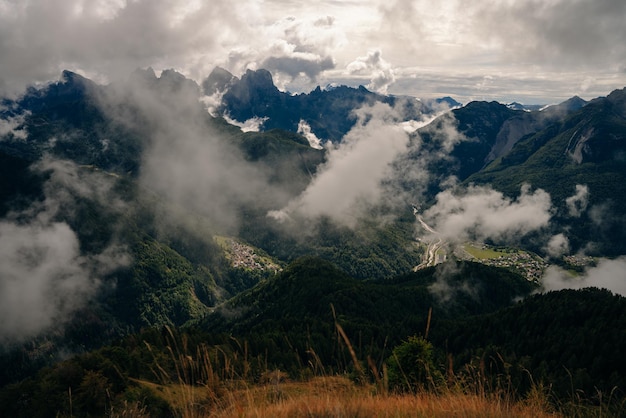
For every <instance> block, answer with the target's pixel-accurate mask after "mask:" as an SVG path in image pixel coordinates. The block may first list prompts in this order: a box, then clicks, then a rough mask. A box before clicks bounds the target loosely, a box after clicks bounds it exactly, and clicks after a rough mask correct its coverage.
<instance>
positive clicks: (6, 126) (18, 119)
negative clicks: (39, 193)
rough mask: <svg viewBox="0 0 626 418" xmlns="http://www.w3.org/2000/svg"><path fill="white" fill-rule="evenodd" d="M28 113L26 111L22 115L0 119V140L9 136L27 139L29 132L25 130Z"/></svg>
mask: <svg viewBox="0 0 626 418" xmlns="http://www.w3.org/2000/svg"><path fill="white" fill-rule="evenodd" d="M0 110H1V109H0ZM27 115H28V113H27V112H25V113H22V114H20V115H14V116H7V117H6V118H4V119H0V140H2V139H5V138H7V137H9V138H10V137H12V138H13V139H26V138H27V137H28V134H27V133H26V131H25V130H24V119H25V118H26V116H27Z"/></svg>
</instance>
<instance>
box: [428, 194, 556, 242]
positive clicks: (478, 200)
mask: <svg viewBox="0 0 626 418" xmlns="http://www.w3.org/2000/svg"><path fill="white" fill-rule="evenodd" d="M551 216H552V204H551V201H550V195H548V194H547V193H546V192H545V191H543V190H541V189H537V190H535V191H534V192H531V190H530V187H529V186H528V185H525V186H523V187H522V188H521V193H520V196H519V197H518V198H516V199H510V198H507V197H505V196H504V195H503V194H502V193H500V192H498V191H495V190H493V189H491V188H489V187H484V186H470V187H469V188H467V189H466V190H464V191H462V192H461V193H455V192H454V191H453V190H445V191H443V192H440V193H439V194H438V195H437V196H436V203H435V204H434V205H433V206H432V207H430V208H429V209H428V210H427V211H425V212H424V219H425V220H426V222H427V223H428V224H429V225H430V226H431V227H432V228H433V229H434V230H436V231H437V233H438V234H439V235H440V236H441V237H442V238H443V239H444V240H447V241H452V242H463V241H466V240H480V241H484V240H486V239H492V240H496V241H501V240H506V241H508V240H515V239H519V238H520V237H522V236H523V235H526V234H528V233H530V232H533V231H537V230H540V229H541V228H543V227H546V226H547V225H548V223H549V221H550V218H551Z"/></svg>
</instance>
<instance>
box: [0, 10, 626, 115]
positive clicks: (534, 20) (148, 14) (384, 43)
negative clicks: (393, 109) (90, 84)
mask: <svg viewBox="0 0 626 418" xmlns="http://www.w3.org/2000/svg"><path fill="white" fill-rule="evenodd" d="M625 17H626V6H625V5H624V3H623V2H622V1H620V0H599V1H595V2H584V1H568V0H550V1H541V2H539V1H536V0H527V1H519V2H511V1H489V0H479V1H474V2H472V3H471V4H467V3H466V2H461V1H459V0H452V1H446V2H439V3H433V2H430V1H426V0H413V1H404V0H391V1H389V0H385V1H383V0H367V1H362V2H337V1H333V0H321V1H319V2H315V3H303V2H285V1H279V0H267V1H263V2H261V1H258V0H243V1H239V2H229V1H225V0H215V1H211V2H202V1H191V2H189V1H183V0H133V1H124V0H97V1H93V2H89V3H86V2H84V1H82V0H50V1H48V0H23V1H13V0H9V1H3V2H1V3H0V56H2V57H3V59H2V60H1V61H0V74H1V78H0V91H3V92H5V93H6V92H14V93H15V92H19V91H21V90H22V89H23V87H24V86H25V85H27V84H31V83H33V82H46V81H49V80H53V79H56V78H57V77H58V74H59V73H60V71H61V70H62V69H70V70H73V71H76V72H79V73H81V74H83V75H86V76H88V77H89V78H92V79H93V78H95V79H97V80H98V81H102V80H115V79H118V78H120V77H123V76H125V75H126V74H128V73H129V72H131V71H132V70H133V69H135V68H137V67H141V68H145V67H148V66H153V67H155V68H157V69H164V68H176V69H178V70H180V71H183V72H184V73H185V74H187V75H188V76H189V77H191V78H193V79H195V80H197V81H200V80H202V79H203V78H204V77H206V76H207V75H208V74H209V72H210V71H211V69H212V68H214V67H215V66H216V65H219V66H222V67H223V68H226V69H228V70H229V71H231V72H232V73H233V74H236V75H239V74H242V73H243V72H244V71H245V70H246V69H258V68H261V67H263V66H266V67H267V68H269V69H271V70H272V71H273V72H274V74H273V75H274V79H275V80H276V81H277V83H278V84H279V85H280V86H281V87H282V88H285V89H287V90H289V91H302V90H307V89H308V90H310V89H312V88H313V87H315V86H314V84H315V83H320V84H322V85H324V84H327V83H329V82H342V83H344V82H345V83H347V84H349V85H358V84H362V81H363V79H364V77H365V78H366V79H368V80H370V86H371V88H372V89H375V90H379V91H389V92H392V93H395V94H407V93H408V94H414V95H417V96H420V97H440V96H445V95H452V96H455V97H459V98H461V100H462V101H465V102H466V101H469V100H472V99H483V98H489V99H498V100H503V101H508V102H511V101H514V100H516V99H517V101H522V102H524V101H525V100H524V99H525V98H527V99H528V100H541V103H549V102H554V101H560V100H562V99H566V98H568V97H571V96H573V95H574V94H580V95H584V96H585V97H586V98H589V97H596V96H599V95H604V94H606V93H607V92H608V91H610V90H612V89H614V88H621V87H623V86H624V85H625V84H626V71H624V64H623V63H624V62H625V61H626V46H624V42H622V40H623V39H624V38H625V37H626V29H625V28H624V25H623V22H624V19H625ZM364 51H378V52H370V53H369V54H367V55H365V56H363V54H364ZM383 52H384V56H385V60H384V61H383V60H382V58H381V57H382V53H383ZM507 97H508V99H509V100H507Z"/></svg>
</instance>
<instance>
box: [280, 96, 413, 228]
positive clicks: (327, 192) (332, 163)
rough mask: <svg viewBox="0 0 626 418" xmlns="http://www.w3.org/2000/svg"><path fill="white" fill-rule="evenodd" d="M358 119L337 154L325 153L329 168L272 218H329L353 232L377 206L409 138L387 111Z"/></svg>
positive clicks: (369, 110)
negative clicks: (365, 212) (385, 180)
mask: <svg viewBox="0 0 626 418" xmlns="http://www.w3.org/2000/svg"><path fill="white" fill-rule="evenodd" d="M356 115H357V117H358V122H357V124H356V125H355V126H354V127H353V128H352V130H351V131H350V132H348V134H346V135H345V136H344V138H343V139H342V141H341V143H340V144H339V145H338V146H337V148H329V149H328V157H327V162H326V163H325V164H324V165H323V166H322V167H319V168H318V172H317V175H316V176H315V178H314V179H313V180H312V182H311V183H310V184H309V186H308V187H307V189H306V190H305V191H304V192H303V193H302V194H301V195H300V196H298V197H297V198H296V199H294V200H292V201H291V202H289V204H288V205H287V206H286V207H285V208H284V209H282V210H280V211H272V212H270V213H269V215H270V216H271V217H274V218H277V219H284V218H285V217H288V216H291V215H296V216H304V217H306V218H311V219H313V218H316V217H319V216H328V217H330V218H331V219H333V220H335V221H337V222H339V223H342V224H345V225H349V226H354V224H355V223H356V221H357V219H358V218H359V217H360V216H361V215H362V213H363V212H362V211H363V210H367V208H368V207H372V206H374V205H376V204H378V203H379V202H380V199H381V197H382V195H383V194H382V193H383V187H382V184H381V183H382V181H383V179H384V178H386V177H387V176H388V175H389V174H390V172H391V171H390V170H391V169H390V164H391V162H392V161H393V160H394V159H395V158H396V157H397V156H398V154H399V153H401V152H403V151H406V147H407V145H408V141H409V138H408V135H407V133H406V131H405V130H404V129H403V128H402V126H401V125H400V123H399V122H398V118H397V115H396V113H395V112H394V110H393V109H392V108H391V107H389V106H388V105H385V104H381V103H378V104H376V105H374V106H371V107H364V108H361V109H360V110H358V111H357V112H356Z"/></svg>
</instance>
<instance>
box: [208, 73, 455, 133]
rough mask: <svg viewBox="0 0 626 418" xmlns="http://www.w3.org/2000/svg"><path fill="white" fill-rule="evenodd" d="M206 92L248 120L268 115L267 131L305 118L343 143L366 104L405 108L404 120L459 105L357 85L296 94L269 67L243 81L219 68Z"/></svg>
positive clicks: (293, 127) (225, 111) (293, 126)
mask: <svg viewBox="0 0 626 418" xmlns="http://www.w3.org/2000/svg"><path fill="white" fill-rule="evenodd" d="M202 87H203V89H204V93H205V94H207V95H212V94H215V93H221V94H223V95H222V98H221V104H220V105H219V107H218V113H219V114H221V115H227V116H229V117H230V118H232V119H234V120H236V121H239V122H245V121H247V120H249V119H253V118H260V119H264V122H263V130H269V129H274V128H280V129H285V130H288V131H293V132H296V131H298V127H299V124H300V121H304V122H306V123H307V124H308V125H309V126H310V127H311V131H312V132H313V133H314V134H315V135H316V136H317V137H318V138H319V139H320V140H321V141H322V142H325V141H332V142H339V141H340V140H341V139H342V138H343V136H344V135H345V134H346V133H348V131H349V130H350V129H351V128H352V127H353V126H354V124H355V122H356V117H355V115H354V114H353V111H355V110H357V109H359V108H360V107H362V106H364V105H373V104H374V103H384V104H388V105H389V106H392V107H395V108H396V109H399V110H400V114H401V118H402V119H403V120H405V121H409V120H420V119H421V118H422V116H423V115H429V114H433V113H435V112H437V111H440V110H442V109H449V108H455V107H460V106H461V104H460V103H459V102H457V101H456V100H454V99H452V98H451V97H443V98H440V99H435V100H425V101H421V100H418V99H415V98H413V97H409V96H386V95H381V94H378V93H373V92H371V91H369V90H367V89H366V88H365V87H363V86H359V87H358V88H352V87H347V86H332V88H327V89H322V88H321V87H319V86H318V87H317V88H316V89H315V90H313V91H311V92H310V93H301V94H297V95H292V94H290V93H287V92H281V91H279V90H278V88H277V87H276V86H275V85H274V83H273V80H272V75H271V74H270V72H269V71H267V70H263V69H260V70H256V71H252V70H247V71H246V73H245V74H243V75H242V76H241V79H239V78H237V77H235V76H233V75H232V74H230V73H229V72H228V71H226V70H224V69H222V68H220V67H217V68H215V69H214V70H213V71H212V72H211V74H210V75H209V76H208V77H207V78H206V79H205V80H204V82H203V83H202Z"/></svg>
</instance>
